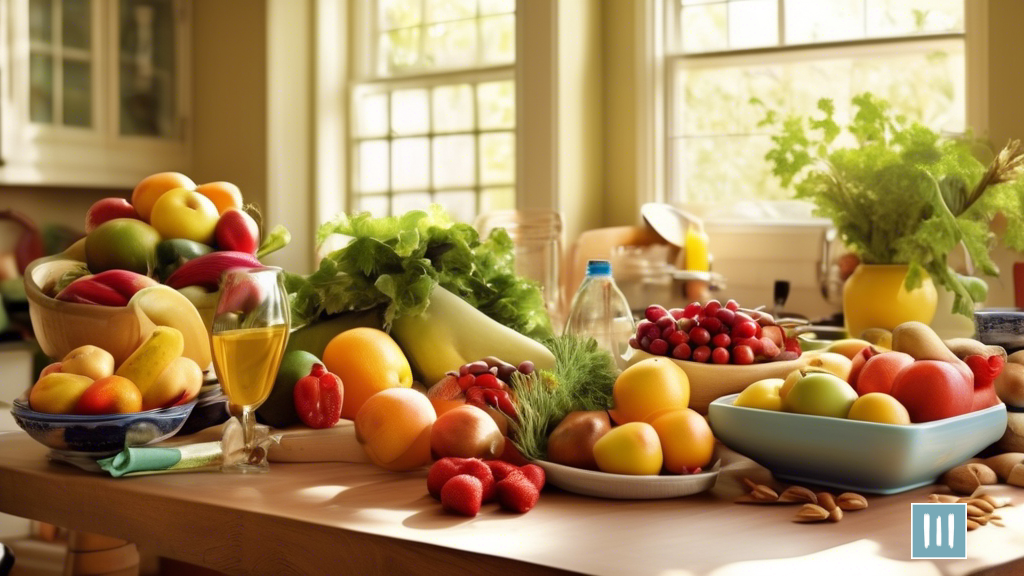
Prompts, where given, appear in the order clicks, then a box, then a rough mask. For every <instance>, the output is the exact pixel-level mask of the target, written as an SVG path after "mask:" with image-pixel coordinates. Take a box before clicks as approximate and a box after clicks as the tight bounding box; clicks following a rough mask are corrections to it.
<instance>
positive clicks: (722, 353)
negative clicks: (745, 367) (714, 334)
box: [711, 348, 729, 364]
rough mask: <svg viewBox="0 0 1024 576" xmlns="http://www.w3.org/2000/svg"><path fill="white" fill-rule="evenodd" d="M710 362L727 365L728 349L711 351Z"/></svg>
mask: <svg viewBox="0 0 1024 576" xmlns="http://www.w3.org/2000/svg"><path fill="white" fill-rule="evenodd" d="M711 361H712V362H714V363H715V364H728V363H729V349H728V348H715V349H714V350H712V351H711Z"/></svg>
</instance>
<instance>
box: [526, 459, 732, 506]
mask: <svg viewBox="0 0 1024 576" xmlns="http://www.w3.org/2000/svg"><path fill="white" fill-rule="evenodd" d="M534 464H537V465H538V466H540V467H541V468H543V469H544V473H545V474H546V475H547V481H548V483H550V484H552V485H554V486H557V487H559V488H561V489H562V490H565V491H566V492H573V493H575V494H582V495H584V496H594V497H596V498H610V499H615V500H656V499H662V498H679V497H682V496H690V495H692V494H698V493H700V492H704V491H706V490H710V489H711V487H712V486H714V485H715V481H716V480H718V472H719V470H720V468H721V460H719V459H718V456H717V454H716V455H715V463H714V465H713V466H712V467H711V469H710V470H708V471H707V472H699V473H697V474H667V475H659V476H630V475H628V474H608V473H607V472H598V471H596V470H584V469H582V468H573V467H571V466H564V465H562V464H555V463H554V462H547V461H544V460H536V461H534Z"/></svg>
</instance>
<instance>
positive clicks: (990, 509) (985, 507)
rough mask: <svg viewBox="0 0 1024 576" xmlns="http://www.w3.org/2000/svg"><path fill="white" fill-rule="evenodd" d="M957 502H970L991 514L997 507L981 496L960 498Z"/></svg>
mask: <svg viewBox="0 0 1024 576" xmlns="http://www.w3.org/2000/svg"><path fill="white" fill-rule="evenodd" d="M957 502H959V503H962V504H970V505H972V506H976V507H977V508H980V509H981V511H982V512H984V513H986V514H991V513H992V512H994V511H995V509H996V507H995V506H993V505H992V504H989V502H988V501H987V500H982V499H981V498H961V499H960V500H957Z"/></svg>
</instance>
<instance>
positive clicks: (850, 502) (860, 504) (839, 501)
mask: <svg viewBox="0 0 1024 576" xmlns="http://www.w3.org/2000/svg"><path fill="white" fill-rule="evenodd" d="M836 506H839V507H840V508H841V509H843V510H847V511H852V510H863V509H865V508H867V507H868V499H867V498H865V497H863V496H861V495H860V494H857V493H855V492H843V493H842V494H840V495H839V496H838V497H837V498H836Z"/></svg>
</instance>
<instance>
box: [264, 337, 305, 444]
mask: <svg viewBox="0 0 1024 576" xmlns="http://www.w3.org/2000/svg"><path fill="white" fill-rule="evenodd" d="M319 363H320V359H319V358H317V357H316V356H314V355H312V354H310V353H309V352H306V351H303V350H292V351H291V352H285V354H284V357H283V358H282V359H281V368H279V369H278V371H277V378H275V379H274V388H273V389H272V390H271V391H270V396H269V397H268V398H267V401H266V402H264V403H263V404H262V405H261V406H260V407H259V408H257V409H256V417H257V418H258V419H259V420H260V421H261V422H264V423H266V424H268V425H270V426H273V427H274V428H284V427H286V426H291V425H292V424H298V423H299V415H298V413H296V412H295V399H294V397H293V394H294V390H295V383H296V382H298V381H299V379H301V378H304V377H306V376H309V373H310V371H311V370H312V369H313V365H314V364H319Z"/></svg>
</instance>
